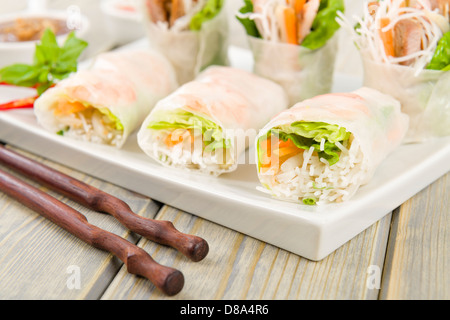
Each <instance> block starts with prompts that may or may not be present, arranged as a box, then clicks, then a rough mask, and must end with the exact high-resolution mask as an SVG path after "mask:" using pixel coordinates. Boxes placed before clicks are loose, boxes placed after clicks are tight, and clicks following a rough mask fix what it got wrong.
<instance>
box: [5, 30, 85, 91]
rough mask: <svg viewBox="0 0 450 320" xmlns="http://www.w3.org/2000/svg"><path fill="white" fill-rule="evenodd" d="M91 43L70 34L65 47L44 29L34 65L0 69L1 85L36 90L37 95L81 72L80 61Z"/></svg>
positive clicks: (18, 65)
mask: <svg viewBox="0 0 450 320" xmlns="http://www.w3.org/2000/svg"><path fill="white" fill-rule="evenodd" d="M87 46H88V43H87V42H86V41H84V40H81V39H79V38H77V37H76V36H75V33H74V32H71V33H70V34H69V35H68V37H67V39H66V40H65V42H64V44H63V45H62V47H60V46H59V44H58V42H57V40H56V36H55V34H54V33H53V32H52V31H51V30H50V29H47V30H45V32H44V34H43V36H42V38H41V41H40V42H39V43H37V44H36V49H35V53H34V61H33V64H31V65H28V64H13V65H10V66H7V67H4V68H2V69H0V82H5V83H8V84H12V85H16V86H21V87H35V88H36V90H37V93H38V95H41V94H42V93H43V92H45V91H46V90H47V89H48V88H50V87H52V86H53V85H54V84H56V83H57V82H58V81H60V80H63V79H65V78H67V77H68V76H69V75H70V74H71V73H74V72H76V71H77V69H78V58H79V57H80V55H81V54H82V52H83V51H84V49H85V48H86V47H87Z"/></svg>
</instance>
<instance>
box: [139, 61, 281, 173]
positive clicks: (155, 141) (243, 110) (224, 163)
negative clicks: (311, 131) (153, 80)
mask: <svg viewBox="0 0 450 320" xmlns="http://www.w3.org/2000/svg"><path fill="white" fill-rule="evenodd" d="M287 107H288V100H287V96H286V94H285V92H284V90H283V89H282V88H281V86H279V85H278V84H275V83H273V82H272V81H270V80H267V79H264V78H261V77H258V76H256V75H254V74H252V73H250V72H247V71H244V70H240V69H236V68H231V67H220V66H212V67H209V68H208V69H206V70H205V71H203V72H202V73H201V74H200V75H199V76H198V78H197V79H196V80H195V81H191V82H189V83H186V84H185V85H183V86H181V87H180V88H179V89H177V90H176V91H175V92H174V93H172V94H171V95H169V96H168V97H166V98H165V99H163V100H161V101H160V102H158V104H157V105H156V107H155V109H154V110H153V111H152V112H151V113H150V115H149V116H148V117H147V119H146V120H145V121H144V123H143V125H142V127H141V129H140V131H139V132H138V143H139V146H140V147H141V148H142V150H143V151H144V152H145V153H146V154H148V155H149V156H150V157H152V158H153V159H154V160H156V161H157V162H159V163H161V164H163V165H166V166H171V167H178V168H183V169H186V170H190V171H195V172H201V173H205V174H211V175H215V176H218V175H220V174H222V173H226V172H231V171H233V170H235V169H236V168H237V166H238V157H239V155H240V154H241V153H242V152H243V151H245V149H246V147H247V146H248V144H249V142H247V143H245V140H246V137H248V136H251V134H252V133H253V138H254V137H256V134H257V132H258V131H259V129H261V128H262V127H263V126H264V124H266V123H267V122H268V121H269V120H270V119H271V118H272V117H273V116H274V115H276V114H278V113H279V112H281V111H282V110H284V109H286V108H287ZM253 138H252V141H253Z"/></svg>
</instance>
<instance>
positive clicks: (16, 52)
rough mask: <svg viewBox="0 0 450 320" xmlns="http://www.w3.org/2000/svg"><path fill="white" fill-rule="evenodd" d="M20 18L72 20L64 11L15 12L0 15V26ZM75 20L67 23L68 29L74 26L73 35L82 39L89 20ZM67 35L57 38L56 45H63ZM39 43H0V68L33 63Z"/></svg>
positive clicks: (82, 17)
mask: <svg viewBox="0 0 450 320" xmlns="http://www.w3.org/2000/svg"><path fill="white" fill-rule="evenodd" d="M18 18H22V19H27V18H50V19H58V20H64V21H66V22H67V23H68V22H69V21H71V20H70V19H72V20H73V18H74V17H71V13H70V12H66V11H49V10H46V11H42V12H27V11H22V12H15V13H10V14H4V15H0V25H2V24H4V23H8V22H14V21H15V20H16V19H18ZM76 19H77V20H75V21H72V23H68V27H69V29H72V28H70V26H69V24H70V25H71V26H75V25H76V29H73V31H75V34H76V35H77V37H79V38H83V37H84V36H85V35H86V34H87V32H88V30H89V28H90V23H89V20H88V19H87V18H86V17H85V16H84V15H81V14H80V15H79V16H78V17H76ZM68 34H69V33H67V34H63V35H60V36H58V37H57V40H58V43H60V45H61V44H63V43H64V41H65V39H66V38H67V35H68ZM38 42H39V41H17V42H2V41H0V68H3V67H5V66H8V65H11V64H14V63H26V64H31V63H33V57H34V52H35V48H36V43H38Z"/></svg>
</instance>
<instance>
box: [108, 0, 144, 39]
mask: <svg viewBox="0 0 450 320" xmlns="http://www.w3.org/2000/svg"><path fill="white" fill-rule="evenodd" d="M139 1H140V0H102V2H101V6H100V7H101V10H102V12H103V14H104V16H105V23H106V26H107V30H108V33H109V36H110V38H111V39H112V40H113V41H114V42H115V44H117V45H124V44H127V43H130V42H133V41H135V40H138V39H141V38H143V37H145V28H144V26H143V24H142V21H143V19H142V13H141V12H142V11H141V6H140V3H139Z"/></svg>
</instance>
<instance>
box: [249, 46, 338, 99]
mask: <svg viewBox="0 0 450 320" xmlns="http://www.w3.org/2000/svg"><path fill="white" fill-rule="evenodd" d="M248 42H249V46H250V50H251V51H252V54H253V58H254V64H253V72H254V73H255V74H257V75H259V76H262V77H265V78H267V79H270V80H272V81H274V82H276V83H278V84H280V85H281V86H282V87H283V88H284V90H285V91H286V93H287V95H288V97H289V103H290V104H291V105H294V104H295V103H297V102H300V101H302V100H305V99H308V98H312V97H314V96H317V95H320V94H325V93H328V92H330V91H331V89H332V86H333V76H334V66H335V61H336V52H337V49H338V46H337V43H338V41H337V38H336V37H334V38H332V39H330V40H329V41H328V42H327V43H326V44H325V45H324V46H323V47H321V48H319V49H316V50H311V49H308V48H305V47H302V46H295V45H291V44H286V43H276V42H270V41H265V40H262V39H259V38H255V37H248Z"/></svg>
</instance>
